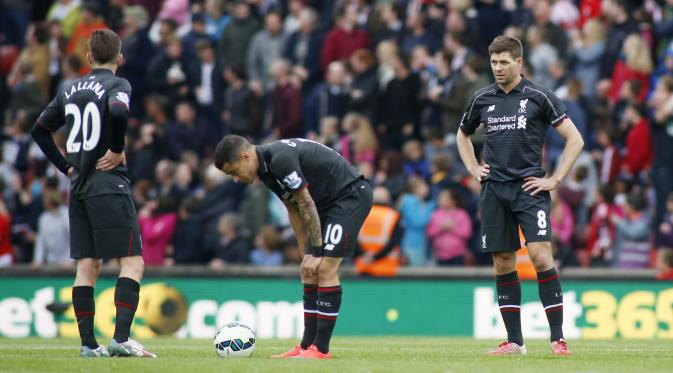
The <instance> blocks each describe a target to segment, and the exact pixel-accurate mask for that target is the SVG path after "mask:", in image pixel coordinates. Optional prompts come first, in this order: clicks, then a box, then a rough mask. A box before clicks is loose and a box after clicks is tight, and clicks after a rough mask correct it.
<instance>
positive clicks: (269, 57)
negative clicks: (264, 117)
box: [247, 12, 285, 92]
mask: <svg viewBox="0 0 673 373" xmlns="http://www.w3.org/2000/svg"><path fill="white" fill-rule="evenodd" d="M284 44H285V35H284V34H283V20H282V17H281V15H280V13H277V12H269V13H267V14H266V17H265V19H264V29H263V30H260V31H258V32H257V33H256V34H255V36H254V37H253V38H252V41H251V43H250V46H249V47H248V57H247V70H248V76H249V77H250V84H254V85H259V86H261V87H262V88H263V90H264V92H268V91H270V90H272V89H273V83H274V81H273V77H272V75H271V65H272V64H273V62H274V61H276V60H277V59H279V58H280V57H281V55H282V47H283V45H284Z"/></svg>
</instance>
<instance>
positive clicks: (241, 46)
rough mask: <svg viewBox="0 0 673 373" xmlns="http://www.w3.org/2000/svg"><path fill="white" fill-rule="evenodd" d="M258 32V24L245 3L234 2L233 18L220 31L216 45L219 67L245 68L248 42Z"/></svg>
mask: <svg viewBox="0 0 673 373" xmlns="http://www.w3.org/2000/svg"><path fill="white" fill-rule="evenodd" d="M257 30H259V22H258V21H257V19H255V18H253V17H252V15H251V12H250V5H249V4H248V3H247V2H246V1H240V0H239V1H236V3H235V5H234V17H233V19H232V20H231V21H229V23H228V24H227V26H226V27H225V28H224V31H222V36H221V37H220V39H219V41H218V44H217V60H218V61H219V63H220V64H221V65H229V66H232V65H241V66H245V59H246V56H247V55H248V47H249V46H250V40H251V39H252V37H253V36H254V35H255V33H256V32H257Z"/></svg>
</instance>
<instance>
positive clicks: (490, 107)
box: [486, 105, 495, 113]
mask: <svg viewBox="0 0 673 373" xmlns="http://www.w3.org/2000/svg"><path fill="white" fill-rule="evenodd" d="M493 110H495V105H491V106H489V107H488V109H487V110H486V112H487V113H490V112H492V111H493Z"/></svg>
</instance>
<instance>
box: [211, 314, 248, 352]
mask: <svg viewBox="0 0 673 373" xmlns="http://www.w3.org/2000/svg"><path fill="white" fill-rule="evenodd" d="M213 342H214V345H215V352H216V353H217V356H219V357H250V356H251V355H252V353H253V352H254V351H255V332H253V331H252V329H251V328H250V327H249V326H247V325H245V324H241V323H240V322H238V321H232V322H229V323H227V324H226V325H224V326H223V327H221V328H220V329H219V330H218V331H217V333H216V334H215V340H214V341H213Z"/></svg>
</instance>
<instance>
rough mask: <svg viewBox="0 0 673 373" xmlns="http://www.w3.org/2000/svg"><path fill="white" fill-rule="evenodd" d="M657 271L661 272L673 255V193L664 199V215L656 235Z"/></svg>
mask: <svg viewBox="0 0 673 373" xmlns="http://www.w3.org/2000/svg"><path fill="white" fill-rule="evenodd" d="M656 245H657V246H656V249H657V263H656V264H657V269H659V270H661V271H663V270H665V268H666V261H667V258H668V257H669V256H671V254H673V193H671V194H669V195H668V198H667V199H666V214H665V215H664V221H662V222H661V224H659V227H658V229H657V233H656Z"/></svg>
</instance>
